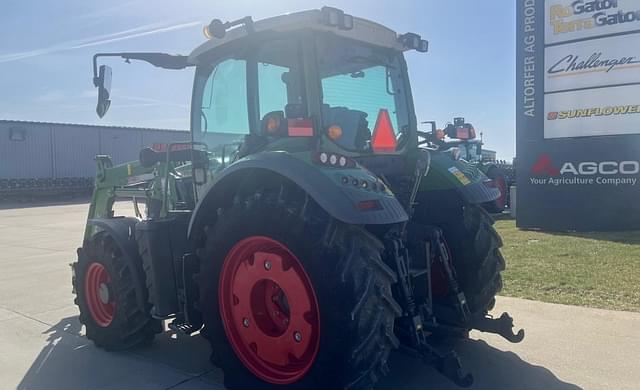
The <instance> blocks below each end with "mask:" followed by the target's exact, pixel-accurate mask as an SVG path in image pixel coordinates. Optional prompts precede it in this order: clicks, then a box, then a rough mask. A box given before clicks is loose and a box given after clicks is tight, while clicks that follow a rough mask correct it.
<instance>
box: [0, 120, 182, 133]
mask: <svg viewBox="0 0 640 390" xmlns="http://www.w3.org/2000/svg"><path fill="white" fill-rule="evenodd" d="M12 123H15V124H19V125H48V126H76V127H80V126H82V127H95V128H101V129H127V130H153V131H180V132H188V131H189V130H186V129H184V130H181V129H162V128H157V127H134V126H117V125H95V124H84V123H68V122H41V121H27V120H19V119H0V124H12Z"/></svg>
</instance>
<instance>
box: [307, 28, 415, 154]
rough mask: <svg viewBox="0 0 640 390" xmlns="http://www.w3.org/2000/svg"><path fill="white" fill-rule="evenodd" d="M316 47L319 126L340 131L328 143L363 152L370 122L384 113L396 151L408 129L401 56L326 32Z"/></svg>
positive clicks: (368, 143) (368, 144) (366, 148)
mask: <svg viewBox="0 0 640 390" xmlns="http://www.w3.org/2000/svg"><path fill="white" fill-rule="evenodd" d="M317 47H318V71H319V73H320V77H321V84H322V94H323V101H322V103H323V106H322V117H323V125H324V127H325V129H329V128H330V127H331V126H334V125H338V126H340V128H341V129H342V135H341V136H340V137H336V138H335V139H334V142H336V143H337V144H338V145H339V146H341V147H342V148H345V149H350V150H355V151H369V150H370V149H371V138H372V135H373V133H374V131H375V129H374V127H375V124H376V121H377V119H378V117H379V116H380V115H381V112H382V111H384V110H386V111H387V112H388V114H389V119H390V121H391V125H392V127H393V133H394V135H395V137H396V141H397V145H398V146H397V149H400V148H401V147H402V144H403V141H404V140H405V139H406V138H407V134H406V132H407V131H408V129H409V114H408V111H407V96H406V93H407V92H406V91H405V82H404V79H403V68H402V61H401V54H400V53H397V52H394V51H389V50H384V49H380V48H375V47H372V46H367V45H364V44H362V43H357V42H354V41H350V40H345V39H344V38H337V37H335V36H333V35H330V34H327V35H321V36H320V37H319V38H318V45H317Z"/></svg>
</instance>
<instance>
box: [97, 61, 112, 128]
mask: <svg viewBox="0 0 640 390" xmlns="http://www.w3.org/2000/svg"><path fill="white" fill-rule="evenodd" d="M93 84H94V85H95V86H96V88H98V104H97V105H96V113H97V114H98V116H99V117H100V118H102V117H103V116H104V115H105V114H106V113H107V111H109V107H110V106H111V100H110V99H109V97H110V95H111V68H110V67H109V66H107V65H100V71H99V73H98V77H97V78H95V79H94V80H93Z"/></svg>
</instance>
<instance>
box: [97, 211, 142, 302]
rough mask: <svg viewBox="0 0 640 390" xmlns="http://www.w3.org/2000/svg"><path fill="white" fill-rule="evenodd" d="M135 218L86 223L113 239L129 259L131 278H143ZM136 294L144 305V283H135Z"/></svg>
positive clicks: (117, 218)
mask: <svg viewBox="0 0 640 390" xmlns="http://www.w3.org/2000/svg"><path fill="white" fill-rule="evenodd" d="M138 222H139V221H138V219H137V218H132V217H115V218H94V219H90V220H88V221H87V225H89V226H95V227H97V228H98V229H100V230H102V231H106V232H107V233H108V234H109V235H110V236H111V237H112V238H113V240H114V241H115V243H116V245H118V248H120V250H121V251H122V253H123V254H124V255H125V258H126V259H128V261H130V262H131V263H132V264H131V267H129V268H130V269H131V272H132V273H133V275H132V277H133V278H134V279H133V280H145V279H144V278H145V275H142V274H141V273H140V272H141V271H142V259H141V258H140V254H139V253H138V244H137V243H136V239H135V231H136V224H137V223H138ZM135 288H136V296H137V297H138V300H139V302H138V303H139V304H140V305H142V307H144V305H146V304H147V303H146V302H145V301H144V297H145V296H146V294H147V293H146V292H145V291H143V288H145V286H144V283H142V284H141V283H135Z"/></svg>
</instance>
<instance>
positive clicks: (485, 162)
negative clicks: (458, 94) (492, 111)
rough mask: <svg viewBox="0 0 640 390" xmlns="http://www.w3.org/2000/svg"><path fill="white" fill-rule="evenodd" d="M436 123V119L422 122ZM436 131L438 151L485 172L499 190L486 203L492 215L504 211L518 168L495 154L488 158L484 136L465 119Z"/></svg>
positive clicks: (455, 119)
mask: <svg viewBox="0 0 640 390" xmlns="http://www.w3.org/2000/svg"><path fill="white" fill-rule="evenodd" d="M423 123H429V124H431V125H432V126H435V122H423ZM434 131H437V137H436V141H435V142H434V143H435V144H436V145H437V146H438V148H439V150H441V151H445V150H448V151H449V152H450V153H451V155H452V156H453V157H454V158H455V159H460V160H464V161H465V162H466V163H468V164H470V165H473V166H475V167H476V168H477V169H479V170H480V171H482V173H484V174H485V175H486V176H487V177H488V179H489V181H487V183H486V184H487V185H488V186H490V187H493V188H496V189H498V190H499V191H500V196H498V197H497V198H496V199H494V200H491V201H489V202H486V203H484V204H483V206H484V208H485V209H486V210H487V211H488V212H490V213H493V214H498V213H502V212H503V211H504V210H505V208H506V207H509V204H510V193H509V188H510V186H511V184H513V183H515V170H514V169H513V167H512V166H509V165H507V164H500V163H498V162H497V161H496V159H495V155H494V156H493V157H489V156H487V155H486V153H485V150H484V149H483V145H484V144H483V142H482V139H478V138H476V130H475V128H474V127H473V125H472V124H471V123H467V122H465V120H464V118H454V119H453V123H447V126H446V127H445V128H444V129H442V130H435V129H434Z"/></svg>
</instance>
